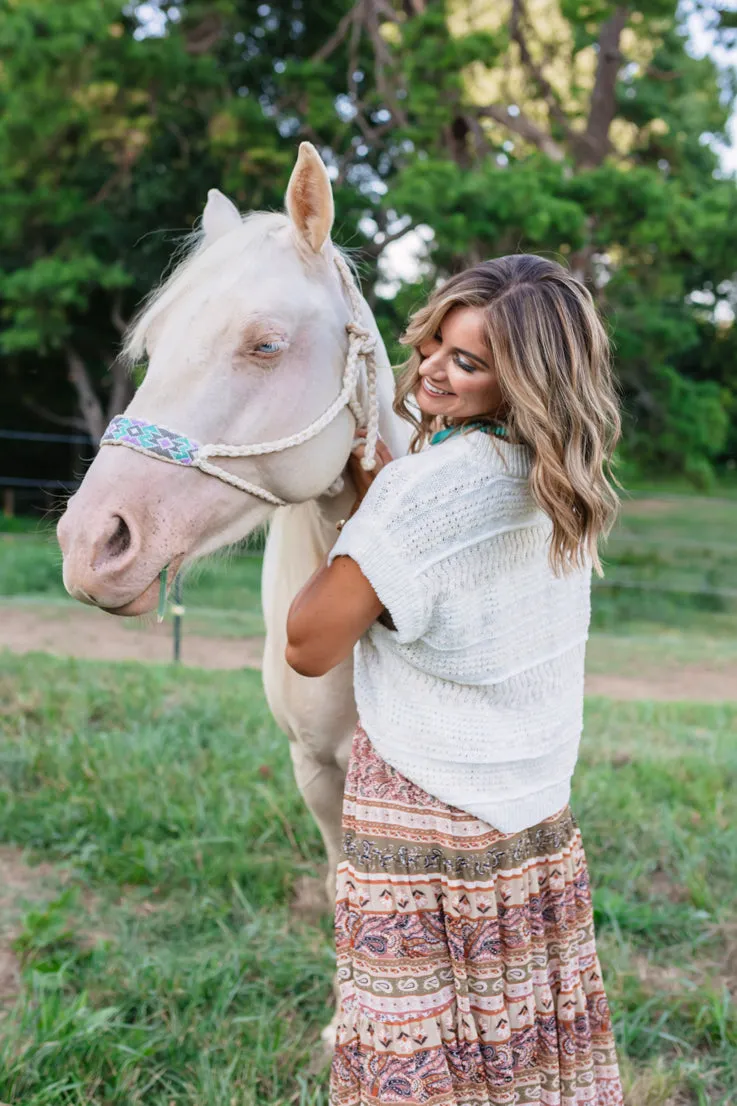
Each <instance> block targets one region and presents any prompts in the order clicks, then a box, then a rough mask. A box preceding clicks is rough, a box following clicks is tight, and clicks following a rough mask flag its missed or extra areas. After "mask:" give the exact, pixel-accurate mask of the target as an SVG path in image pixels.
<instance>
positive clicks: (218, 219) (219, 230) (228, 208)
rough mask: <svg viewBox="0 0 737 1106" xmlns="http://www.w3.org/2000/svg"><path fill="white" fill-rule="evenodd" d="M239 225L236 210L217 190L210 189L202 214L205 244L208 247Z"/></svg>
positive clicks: (239, 219) (239, 221)
mask: <svg viewBox="0 0 737 1106" xmlns="http://www.w3.org/2000/svg"><path fill="white" fill-rule="evenodd" d="M240 225H241V217H240V214H239V212H238V208H237V207H236V206H235V204H234V203H232V201H231V200H229V199H228V197H227V196H224V195H223V194H222V192H219V191H218V190H217V188H211V189H210V191H209V192H208V193H207V203H206V204H205V210H204V211H203V212H202V229H203V231H204V235H205V244H206V245H208V246H210V245H212V243H213V242H216V241H217V239H218V238H221V237H222V236H223V235H224V234H227V233H228V231H230V230H235V229H236V228H237V227H239V226H240Z"/></svg>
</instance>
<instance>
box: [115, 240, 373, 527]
mask: <svg viewBox="0 0 737 1106" xmlns="http://www.w3.org/2000/svg"><path fill="white" fill-rule="evenodd" d="M334 260H335V264H336V266H337V269H338V273H339V276H340V280H341V284H342V287H343V290H344V291H345V293H346V296H347V298H348V302H349V304H350V309H351V319H350V322H348V323H346V331H347V333H348V351H347V353H346V359H345V368H344V369H343V382H342V385H341V389H340V392H339V393H338V395H337V396H336V398H335V399H334V400H333V402H332V403H331V404H330V406H329V407H328V408H327V409H326V410H325V411H323V413H322V414H321V415H319V416H318V417H317V418H316V419H315V420H314V421H313V422H311V423H310V425H309V426H307V427H306V428H305V429H304V430H300V431H298V432H297V433H296V434H289V435H288V436H287V437H285V438H277V439H275V440H274V441H271V442H259V443H257V444H254V445H224V444H219V445H203V444H202V443H200V442H197V441H195V440H194V439H193V438H189V437H188V436H187V435H186V434H180V433H178V432H177V431H175V430H170V429H168V428H167V427H165V426H160V425H159V424H158V423H153V422H147V421H146V420H145V419H133V418H130V417H129V416H127V415H118V416H116V418H114V419H113V420H112V422H111V423H110V425H109V426H108V428H107V430H106V431H105V433H104V434H103V436H102V438H101V439H100V446H104V445H122V446H127V447H128V449H135V450H136V452H137V453H145V454H146V456H147V457H154V458H156V459H157V460H159V461H167V462H168V463H169V464H171V465H184V466H185V467H189V468H197V469H199V470H200V471H201V472H204V473H207V475H208V476H216V477H217V478H218V480H223V481H224V482H225V483H226V484H231V485H232V486H233V487H234V488H239V489H240V490H241V491H243V492H247V493H248V494H249V495H254V496H256V497H257V498H258V499H263V500H265V501H266V502H267V503H273V504H274V506H276V507H285V506H287V500H285V499H280V498H279V496H277V495H274V493H273V492H270V491H268V490H267V489H266V488H260V487H259V486H258V485H257V484H251V483H250V481H248V480H242V479H241V478H240V477H239V476H235V475H234V474H233V473H232V472H228V471H227V469H224V468H221V467H220V466H219V465H215V464H213V463H212V460H211V458H214V457H261V456H264V455H265V454H267V453H282V452H283V451H284V450H287V449H292V448H293V447H294V446H297V445H302V444H303V443H304V442H309V441H310V440H311V439H312V438H316V437H317V435H318V434H320V433H321V432H322V431H323V430H324V429H325V427H326V426H329V425H330V423H331V422H332V421H333V420H334V419H335V418H336V417H337V416H338V415H339V414H340V412H341V411H342V410H343V408H344V407H347V408H348V410H349V411H350V412H351V414H352V415H353V417H354V419H355V420H356V424H357V426H358V427H360V428H364V427H365V429H366V439H365V450H364V455H363V458H362V459H361V465H362V467H363V468H364V469H365V470H366V471H367V472H370V471H371V470H372V469H373V468H374V466H375V463H376V442H377V439H378V436H379V404H378V398H377V394H376V339H375V338H374V336H373V335H372V334H371V333H370V331H368V330H367V329H366V327H365V326H364V325H363V323H362V322H361V317H362V308H363V301H362V299H361V293H360V292H359V290H358V287H357V286H356V283H355V281H354V279H353V276H352V275H351V271H350V269H349V267H348V265H347V263H346V261H345V259H344V258H343V257H342V256H341V254H339V253H338V252H337V251H336V253H335V257H334ZM362 363H363V365H364V370H365V374H366V392H367V410H366V411H364V409H363V406H362V404H361V402H360V400H359V398H358V385H359V382H360V377H361V364H362ZM339 480H340V478H339ZM336 484H338V482H337V481H336V482H335V483H334V484H333V485H332V486H331V488H330V489H328V491H331V490H339V489H340V487H342V483H340V484H339V485H338V488H337V489H336Z"/></svg>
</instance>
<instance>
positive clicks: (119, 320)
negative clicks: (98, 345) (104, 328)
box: [110, 289, 128, 337]
mask: <svg viewBox="0 0 737 1106" xmlns="http://www.w3.org/2000/svg"><path fill="white" fill-rule="evenodd" d="M122 306H123V293H122V292H121V291H120V289H118V290H117V291H116V293H115V295H114V296H113V303H112V307H111V308H110V322H111V323H112V324H113V326H114V327H115V329H116V330H117V332H118V334H120V336H121V337H122V336H123V335H124V334H125V332H126V330H127V329H128V320H127V319H124V318H123V315H122V313H121V307H122Z"/></svg>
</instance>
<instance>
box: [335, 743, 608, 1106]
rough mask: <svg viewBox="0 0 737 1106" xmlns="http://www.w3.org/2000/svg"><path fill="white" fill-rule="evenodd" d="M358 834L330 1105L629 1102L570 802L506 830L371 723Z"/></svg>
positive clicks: (359, 755)
mask: <svg viewBox="0 0 737 1106" xmlns="http://www.w3.org/2000/svg"><path fill="white" fill-rule="evenodd" d="M343 833H344V837H343V856H342V860H341V863H340V866H339V868H338V880H337V907H336V918H335V928H336V942H337V954H338V985H339V992H340V1010H339V1024H338V1035H337V1044H336V1048H335V1054H334V1058H333V1064H332V1070H331V1077H330V1103H331V1106H389V1104H390V1103H391V1104H392V1106H395V1104H397V1103H400V1104H404V1106H419V1104H422V1106H528V1104H530V1106H531V1104H533V1103H534V1104H535V1106H582V1104H586V1106H590V1104H593V1106H622V1104H623V1102H624V1099H623V1095H622V1086H621V1083H620V1078H619V1070H618V1067H617V1058H616V1053H615V1048H614V1038H613V1036H612V1028H611V1021H610V1017H609V1008H608V1005H607V999H606V995H605V993H604V987H603V984H602V978H601V968H600V966H599V960H598V957H597V953H596V945H595V942H594V928H593V917H592V909H591V894H590V889H589V877H588V872H587V869H586V858H585V856H584V851H583V846H582V844H581V834H580V831H579V829H578V826H577V824H576V822H575V820H574V818H573V816H572V814H571V812H570V809H569V808H568V807H565V808H564V809H563V810H561V811H559V812H558V813H557V814H555V815H554V816H553V817H551V818H547V819H545V821H544V822H541V823H540V824H539V825H537V826H534V827H533V828H532V829H529V830H525V831H523V832H522V833H515V834H503V833H499V832H498V831H497V830H495V829H492V828H491V826H489V825H487V824H486V823H485V822H482V821H480V820H479V819H477V818H474V817H473V816H472V815H470V814H466V813H464V812H463V811H461V810H458V809H457V808H455V807H451V806H448V805H446V804H445V803H441V802H439V801H438V800H437V799H434V798H432V797H431V796H429V795H428V794H427V793H426V792H425V791H423V790H422V789H421V788H419V787H416V786H415V785H414V784H412V783H410V781H409V780H407V779H406V778H405V777H404V776H402V775H401V774H400V773H399V772H397V771H395V770H394V769H393V768H390V767H389V765H387V764H386V762H385V761H384V760H383V759H382V758H381V757H380V756H379V755H378V753H377V752H376V751H375V749H374V747H373V745H372V744H371V742H370V740H369V738H368V737H367V736H366V734H365V733H364V731H363V730H362V729H361V728H360V726H359V728H358V729H357V731H356V734H355V737H354V740H353V751H352V755H351V763H350V767H349V770H348V778H347V781H346V791H345V804H344V808H343Z"/></svg>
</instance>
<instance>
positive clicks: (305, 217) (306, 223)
mask: <svg viewBox="0 0 737 1106" xmlns="http://www.w3.org/2000/svg"><path fill="white" fill-rule="evenodd" d="M286 206H287V214H288V215H289V218H290V219H291V220H292V222H293V223H294V225H295V227H296V228H297V232H298V233H299V235H300V237H301V238H302V239H303V240H304V241H305V242H306V243H307V244H308V245H309V247H310V249H312V250H313V251H314V253H319V252H320V251H321V250H322V248H323V246H324V245H325V243H326V242H327V240H328V239H329V237H330V231H331V229H332V226H333V219H334V217H335V208H334V206H333V190H332V188H331V186H330V178H329V177H328V174H327V170H326V168H325V166H324V164H323V161H322V158H321V157H320V155H319V154H318V152H317V150H316V149H315V147H314V146H313V145H312V143H311V142H301V143H300V146H299V154H298V155H297V162H296V164H295V166H294V169H293V170H292V175H291V177H290V178H289V184H288V185H287V194H286Z"/></svg>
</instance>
